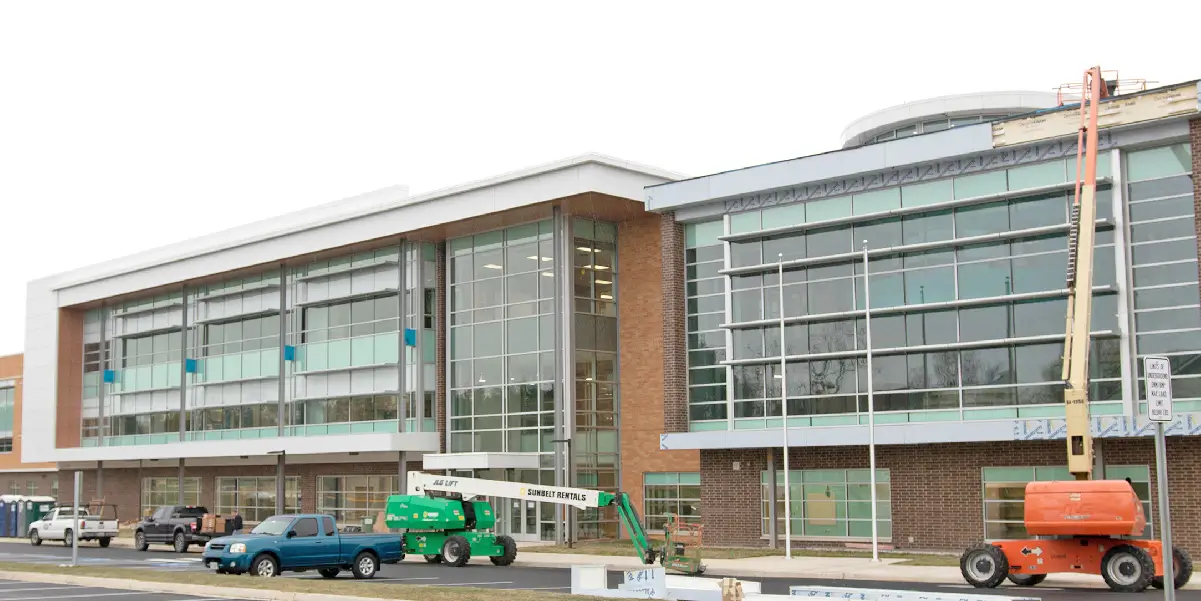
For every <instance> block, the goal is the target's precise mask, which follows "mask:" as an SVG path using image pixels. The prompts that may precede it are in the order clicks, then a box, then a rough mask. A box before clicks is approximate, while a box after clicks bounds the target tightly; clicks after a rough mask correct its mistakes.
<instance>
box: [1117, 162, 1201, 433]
mask: <svg viewBox="0 0 1201 601" xmlns="http://www.w3.org/2000/svg"><path fill="white" fill-rule="evenodd" d="M1191 151H1192V149H1191V148H1190V147H1189V145H1188V144H1174V145H1171V146H1164V147H1160V148H1150V149H1146V150H1138V151H1134V152H1130V153H1128V154H1127V155H1126V159H1125V160H1124V161H1123V163H1124V165H1125V168H1126V180H1127V182H1128V184H1127V187H1126V190H1127V196H1128V202H1129V206H1128V211H1129V219H1130V244H1131V246H1130V256H1131V264H1132V269H1131V271H1132V272H1133V282H1132V287H1133V289H1134V331H1135V334H1136V337H1135V345H1136V348H1137V355H1138V361H1137V369H1138V376H1139V380H1138V387H1139V388H1138V390H1139V393H1138V398H1139V400H1140V402H1142V401H1144V400H1145V399H1146V395H1145V392H1144V390H1143V382H1142V376H1143V373H1142V369H1143V364H1142V358H1143V357H1144V356H1146V355H1160V356H1167V357H1168V361H1169V363H1170V364H1171V369H1172V396H1173V398H1174V400H1175V403H1176V410H1177V411H1198V410H1201V336H1199V334H1201V310H1199V309H1198V303H1199V302H1201V291H1199V290H1198V286H1197V238H1196V229H1195V228H1196V216H1195V214H1194V208H1193V207H1194V205H1193V202H1194V201H1195V199H1194V198H1193V179H1192V178H1193V176H1194V175H1195V174H1193V173H1192V161H1191V157H1192V155H1191ZM1140 407H1143V408H1145V403H1141V404H1140Z"/></svg>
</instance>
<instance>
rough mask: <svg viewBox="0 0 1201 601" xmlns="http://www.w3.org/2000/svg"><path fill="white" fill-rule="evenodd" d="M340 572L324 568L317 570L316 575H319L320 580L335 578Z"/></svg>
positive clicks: (335, 569) (336, 569)
mask: <svg viewBox="0 0 1201 601" xmlns="http://www.w3.org/2000/svg"><path fill="white" fill-rule="evenodd" d="M341 572H342V570H339V569H338V568H325V569H321V570H317V573H318V574H321V577H322V578H337V577H338V574H339V573H341Z"/></svg>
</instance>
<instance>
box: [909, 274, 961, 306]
mask: <svg viewBox="0 0 1201 601" xmlns="http://www.w3.org/2000/svg"><path fill="white" fill-rule="evenodd" d="M953 300H955V269H954V268H953V267H951V266H946V267H934V268H930V269H917V270H914V271H906V272H905V304H908V305H920V304H924V303H941V302H945V301H953Z"/></svg>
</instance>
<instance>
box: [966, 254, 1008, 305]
mask: <svg viewBox="0 0 1201 601" xmlns="http://www.w3.org/2000/svg"><path fill="white" fill-rule="evenodd" d="M1009 278H1010V275H1009V259H1004V260H1001V261H986V262H983V263H968V264H965V265H960V266H959V298H960V299H968V298H985V297H990V296H1004V295H1006V294H1009V293H1010V288H1011V286H1012V284H1011V283H1010V279H1009Z"/></svg>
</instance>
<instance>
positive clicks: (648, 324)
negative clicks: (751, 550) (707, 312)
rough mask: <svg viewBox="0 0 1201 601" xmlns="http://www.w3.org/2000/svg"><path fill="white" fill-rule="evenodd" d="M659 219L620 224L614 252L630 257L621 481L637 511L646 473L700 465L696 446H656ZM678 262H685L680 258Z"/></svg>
mask: <svg viewBox="0 0 1201 601" xmlns="http://www.w3.org/2000/svg"><path fill="white" fill-rule="evenodd" d="M660 224H661V220H660V218H659V216H658V215H649V214H648V215H643V216H640V217H638V218H635V219H630V220H628V221H624V222H622V223H620V224H619V225H618V230H617V243H618V250H617V253H618V256H619V257H632V258H634V259H633V260H630V259H626V260H623V261H622V262H621V285H620V286H619V287H618V292H617V293H618V295H619V296H618V303H617V306H618V310H619V315H618V317H619V320H620V323H621V332H620V348H621V358H620V360H621V375H620V377H621V382H620V390H621V408H620V409H621V420H620V423H621V432H620V436H621V482H620V486H621V490H623V491H625V492H627V493H629V495H630V500H631V501H632V502H633V503H634V506H635V507H637V508H638V510H639V511H640V512H641V511H642V500H643V499H642V493H643V487H642V483H643V474H644V473H646V472H695V471H697V470H698V469H700V467H699V465H700V463H699V462H700V457H699V453H698V452H697V451H660V450H659V435H660V434H661V433H662V432H663V424H664V402H663V398H664V397H663V394H662V393H663V391H664V373H665V372H664V366H665V359H664V357H663V354H664V348H663V345H662V344H660V340H659V338H658V337H657V336H655V335H654V333H657V332H661V331H663V330H664V327H665V326H664V323H663V310H664V301H663V300H662V297H663V296H664V295H661V294H660V292H661V291H662V279H663V276H662V273H661V271H660V257H661V256H662V255H661V253H659V252H658V251H659V248H660V244H661V234H660ZM679 265H681V266H682V265H683V259H682V258H681V260H680V262H679ZM680 290H681V291H682V290H683V288H681V289H680ZM680 331H683V330H682V329H681V330H680ZM648 333H649V335H648ZM667 373H671V372H667ZM702 509H703V508H702Z"/></svg>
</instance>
